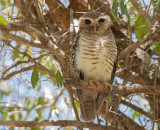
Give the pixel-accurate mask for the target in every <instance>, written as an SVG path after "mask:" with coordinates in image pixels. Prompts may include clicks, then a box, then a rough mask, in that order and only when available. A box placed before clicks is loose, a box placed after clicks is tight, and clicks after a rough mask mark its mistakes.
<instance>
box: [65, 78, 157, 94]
mask: <svg viewBox="0 0 160 130" xmlns="http://www.w3.org/2000/svg"><path fill="white" fill-rule="evenodd" d="M68 85H70V86H72V87H75V88H77V89H88V90H93V91H97V92H103V93H111V94H125V95H129V94H133V93H145V94H153V93H155V94H160V87H155V88H154V87H153V86H141V85H137V84H136V85H133V86H113V89H112V91H110V87H108V86H104V85H103V84H101V85H100V86H97V85H96V84H93V85H92V86H91V85H90V84H89V83H87V82H86V83H82V82H80V83H79V82H76V81H75V82H73V81H72V82H71V83H69V84H68Z"/></svg>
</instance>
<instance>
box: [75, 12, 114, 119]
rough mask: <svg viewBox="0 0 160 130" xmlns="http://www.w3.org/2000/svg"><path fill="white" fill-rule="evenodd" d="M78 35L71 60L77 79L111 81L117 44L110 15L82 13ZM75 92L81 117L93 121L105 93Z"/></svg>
mask: <svg viewBox="0 0 160 130" xmlns="http://www.w3.org/2000/svg"><path fill="white" fill-rule="evenodd" d="M78 34H79V36H78V38H77V40H76V43H75V45H74V48H75V50H74V51H75V52H74V54H75V55H74V59H73V60H74V67H75V68H76V70H77V72H79V74H80V78H81V79H82V80H85V81H89V80H96V81H101V82H103V81H107V82H112V77H113V74H114V71H115V67H116V65H115V62H116V59H117V46H116V43H115V39H114V35H113V33H112V31H111V20H110V17H109V16H108V15H105V14H103V13H101V12H99V11H94V12H89V13H86V14H85V15H84V16H83V17H82V18H81V19H80V22H79V33H78ZM82 75H83V76H82ZM77 95H78V98H79V102H80V109H81V117H82V119H83V120H84V121H92V120H94V119H95V117H96V115H97V113H98V112H99V110H100V108H101V106H102V104H103V102H104V98H105V93H99V92H95V91H91V90H77Z"/></svg>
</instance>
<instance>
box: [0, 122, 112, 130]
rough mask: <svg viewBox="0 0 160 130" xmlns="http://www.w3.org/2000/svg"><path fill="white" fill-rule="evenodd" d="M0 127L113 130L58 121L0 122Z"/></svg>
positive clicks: (91, 124) (88, 124)
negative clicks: (70, 127) (71, 127)
mask: <svg viewBox="0 0 160 130" xmlns="http://www.w3.org/2000/svg"><path fill="white" fill-rule="evenodd" d="M0 125H3V126H11V127H40V126H61V127H67V126H76V127H83V128H90V129H92V130H115V129H114V128H113V127H111V126H108V127H106V126H99V125H97V124H93V123H83V122H81V121H71V120H58V121H47V120H46V121H0Z"/></svg>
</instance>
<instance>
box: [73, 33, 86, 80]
mask: <svg viewBox="0 0 160 130" xmlns="http://www.w3.org/2000/svg"><path fill="white" fill-rule="evenodd" d="M79 38H80V31H79V32H78V33H77V34H76V36H75V39H74V44H73V47H72V64H73V67H74V69H75V71H76V74H77V75H78V77H79V78H80V79H81V80H84V75H83V73H82V71H81V70H79V69H77V65H76V61H75V56H76V53H77V51H78V40H79Z"/></svg>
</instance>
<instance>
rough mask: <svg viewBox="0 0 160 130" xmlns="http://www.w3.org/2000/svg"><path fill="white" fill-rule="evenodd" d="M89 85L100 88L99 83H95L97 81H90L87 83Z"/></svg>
mask: <svg viewBox="0 0 160 130" xmlns="http://www.w3.org/2000/svg"><path fill="white" fill-rule="evenodd" d="M89 84H90V85H91V86H94V85H96V86H98V87H99V86H100V82H99V81H97V80H90V81H89Z"/></svg>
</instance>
